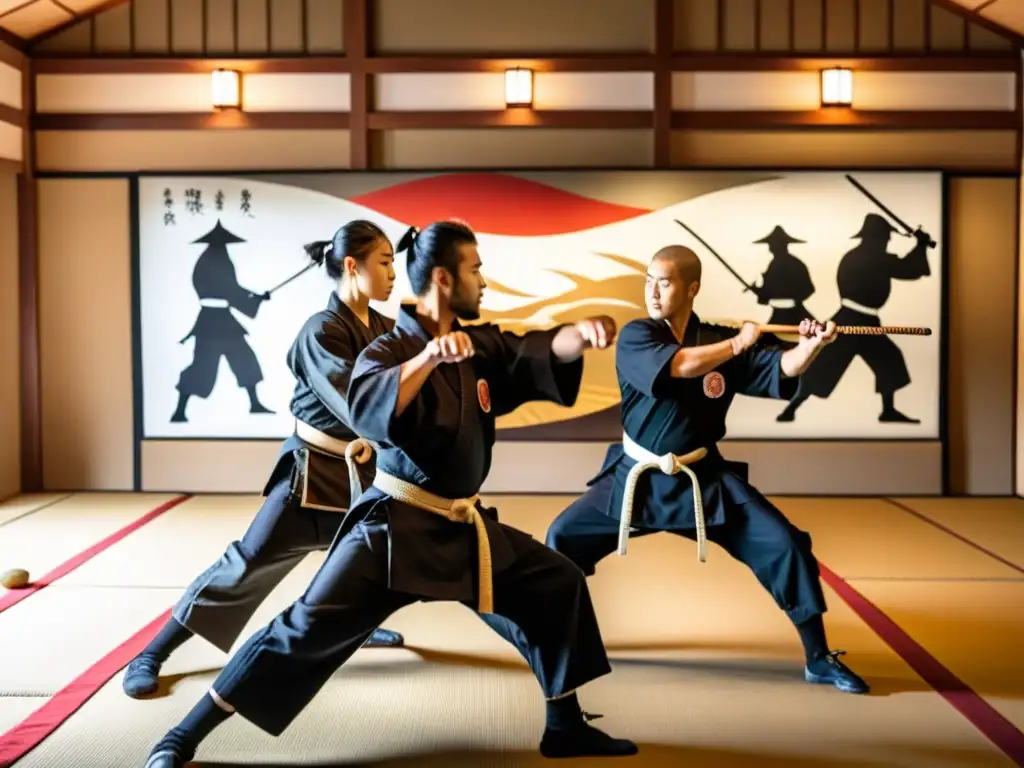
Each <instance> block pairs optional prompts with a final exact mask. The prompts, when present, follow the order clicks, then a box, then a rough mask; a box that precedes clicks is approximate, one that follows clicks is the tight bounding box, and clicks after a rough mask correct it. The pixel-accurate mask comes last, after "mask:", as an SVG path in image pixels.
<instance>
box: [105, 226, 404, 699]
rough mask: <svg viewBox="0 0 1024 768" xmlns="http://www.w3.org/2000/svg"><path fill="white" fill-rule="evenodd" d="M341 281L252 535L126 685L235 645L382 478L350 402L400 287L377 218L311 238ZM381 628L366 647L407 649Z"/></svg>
mask: <svg viewBox="0 0 1024 768" xmlns="http://www.w3.org/2000/svg"><path fill="white" fill-rule="evenodd" d="M305 250H306V253H307V255H308V256H309V258H310V259H311V260H312V261H313V262H315V263H316V264H318V265H322V266H323V267H324V270H325V271H326V272H327V275H328V277H330V278H331V279H332V280H333V281H335V282H336V283H337V287H336V289H335V290H334V291H332V292H331V296H330V299H329V300H328V304H327V308H326V309H325V310H322V311H320V312H317V313H316V314H315V315H313V316H312V317H310V318H309V319H308V320H307V321H306V323H305V325H303V327H302V330H300V331H299V334H298V337H297V338H296V339H295V342H294V343H293V344H292V347H291V349H290V350H289V352H288V367H289V368H290V369H291V371H292V375H293V376H294V377H295V380H296V384H295V391H294V394H293V395H292V400H291V412H292V415H293V416H294V417H295V422H296V429H295V434H294V435H293V436H292V437H291V438H289V439H288V440H286V441H285V443H284V445H283V447H282V449H281V452H280V454H279V456H278V460H277V463H276V465H275V466H274V469H273V471H272V472H271V474H270V479H269V481H268V482H267V484H266V486H265V487H264V489H263V495H264V497H265V499H264V502H263V506H262V507H261V508H260V511H259V512H258V513H257V514H256V518H255V519H254V520H253V522H252V524H251V525H250V526H249V529H248V530H247V531H246V532H245V535H244V536H243V537H242V539H241V540H240V541H234V542H232V543H231V544H230V545H229V546H228V547H227V549H226V550H225V552H224V554H223V555H222V556H221V558H220V560H218V561H217V562H216V563H214V564H213V565H212V566H210V567H209V568H208V569H207V570H206V572H205V573H203V574H202V575H201V576H200V577H199V578H197V579H196V580H195V581H194V582H192V584H191V586H189V588H188V589H187V590H186V591H185V594H184V596H183V597H182V598H181V600H179V602H178V604H177V605H176V606H175V607H174V610H173V612H172V615H171V618H169V619H168V620H167V624H165V625H164V627H163V629H162V631H161V632H160V633H159V634H158V635H157V637H156V638H155V639H154V640H153V641H152V642H151V643H150V644H149V645H148V646H147V647H146V648H145V649H144V650H143V651H142V653H140V654H139V655H138V656H136V657H135V659H134V660H133V661H132V662H131V664H129V665H128V668H127V670H126V671H125V676H124V682H123V688H124V692H125V693H126V694H128V695H129V696H132V697H139V696H144V695H146V694H149V693H153V692H154V691H156V690H157V687H158V681H159V675H160V668H161V666H162V665H163V663H164V662H165V661H166V660H167V658H168V657H169V656H170V654H171V653H172V652H173V651H174V650H175V649H176V648H178V647H179V646H180V645H181V644H182V643H184V642H185V641H186V640H188V639H189V638H190V637H192V635H193V634H196V635H199V636H200V637H203V638H205V639H206V640H208V641H209V642H211V643H213V644H214V645H215V646H217V647H218V648H219V649H220V650H222V651H224V652H225V653H227V652H228V651H230V650H231V646H232V645H233V644H234V642H235V640H236V639H237V638H238V635H239V634H240V633H241V631H242V630H243V629H244V628H245V625H246V624H247V623H248V622H249V619H250V618H252V615H253V614H254V613H255V612H256V609H257V608H258V607H259V606H260V604H261V603H262V602H263V600H264V599H265V598H266V597H267V595H269V594H270V593H271V592H272V591H273V589H274V588H275V587H276V586H277V585H278V584H280V583H281V581H282V580H283V579H284V577H285V576H287V575H288V574H289V573H290V572H291V571H292V569H294V568H295V566H297V565H298V564H299V563H300V562H302V560H303V559H304V558H305V557H306V555H308V554H309V553H310V552H314V551H318V550H326V549H327V548H328V547H329V546H330V544H331V541H332V540H333V539H334V536H335V534H336V533H337V531H338V528H339V527H340V525H341V523H342V521H343V520H344V519H345V515H346V512H347V511H348V509H349V508H350V507H351V505H352V504H353V503H354V502H355V500H356V499H357V498H358V497H359V495H360V493H361V492H362V489H363V488H364V487H368V486H369V484H370V483H371V482H372V481H373V473H374V461H373V458H374V456H373V448H372V447H371V446H370V445H369V444H368V443H367V441H365V440H362V439H360V438H359V436H358V435H357V434H356V432H355V431H353V429H352V426H351V414H350V413H349V406H348V402H347V399H346V394H347V389H348V379H349V376H350V375H351V373H352V366H353V364H354V363H355V360H356V357H357V356H358V355H359V353H360V352H361V351H362V350H363V348H364V347H366V346H367V345H368V344H369V343H370V342H371V341H373V340H374V339H375V338H376V337H377V336H379V335H381V334H383V333H386V332H388V331H390V330H391V328H392V327H393V325H394V323H393V322H392V321H391V320H389V319H388V318H386V317H384V316H383V315H381V314H379V313H378V312H377V311H376V310H374V309H373V308H372V307H370V302H371V301H380V302H383V301H387V300H388V298H389V297H390V296H391V291H392V289H393V288H394V284H395V269H394V259H395V256H394V251H393V249H392V247H391V242H390V241H389V240H388V238H387V236H385V234H384V232H383V231H382V230H381V229H380V227H378V226H377V225H376V224H373V223H372V222H369V221H351V222H349V223H348V224H346V225H345V226H343V227H342V228H341V229H339V230H338V231H337V232H336V233H335V235H334V238H333V239H332V240H323V241H318V242H314V243H310V244H308V245H306V246H305ZM403 642H404V641H403V638H402V636H401V635H399V634H398V633H396V632H391V631H389V630H382V629H378V630H376V631H374V632H373V633H372V634H371V635H370V637H369V639H368V641H367V642H366V645H368V646H371V645H372V646H389V647H393V646H400V645H402V644H403Z"/></svg>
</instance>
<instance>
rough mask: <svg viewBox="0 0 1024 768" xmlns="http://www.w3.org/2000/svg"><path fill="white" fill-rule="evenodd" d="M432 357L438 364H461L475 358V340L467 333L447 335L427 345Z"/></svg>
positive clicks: (458, 332) (432, 340)
mask: <svg viewBox="0 0 1024 768" xmlns="http://www.w3.org/2000/svg"><path fill="white" fill-rule="evenodd" d="M427 349H428V350H430V357H431V359H432V360H434V362H437V363H461V362H462V361H463V360H467V359H469V358H471V357H472V356H473V353H474V350H473V340H472V339H471V338H469V334H467V333H466V332H465V331H454V332H452V333H446V334H445V335H444V336H440V337H438V338H436V339H431V340H430V343H429V344H427Z"/></svg>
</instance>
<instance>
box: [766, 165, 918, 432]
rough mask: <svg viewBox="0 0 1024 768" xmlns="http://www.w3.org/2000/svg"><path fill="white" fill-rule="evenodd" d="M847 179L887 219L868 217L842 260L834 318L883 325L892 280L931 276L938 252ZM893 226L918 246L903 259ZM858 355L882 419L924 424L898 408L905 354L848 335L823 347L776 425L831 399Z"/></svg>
mask: <svg viewBox="0 0 1024 768" xmlns="http://www.w3.org/2000/svg"><path fill="white" fill-rule="evenodd" d="M846 179H847V180H848V181H849V182H850V183H851V184H852V185H853V186H854V187H855V188H856V189H857V190H858V191H859V192H861V193H862V194H863V195H864V196H865V197H866V198H867V199H868V200H870V201H871V202H872V203H874V205H875V207H877V208H878V209H879V210H880V211H882V212H883V213H885V216H882V215H880V214H878V213H869V214H867V216H865V217H864V223H863V224H862V225H861V228H860V231H859V232H858V233H857V234H856V235H854V237H855V238H860V244H859V245H857V246H856V247H854V248H853V249H852V250H851V251H849V252H848V253H847V254H846V255H845V256H843V258H842V260H841V261H840V263H839V270H838V272H837V274H836V285H837V288H838V289H839V296H840V308H839V310H838V311H837V312H836V313H835V314H834V315H833V316H832V318H831V319H832V320H833V321H834V322H835V323H836V325H856V326H880V325H881V324H882V321H881V318H880V317H879V311H880V310H881V308H882V307H884V306H885V303H886V302H887V301H888V300H889V296H890V294H891V293H892V281H893V280H920V279H921V278H923V277H928V276H929V275H931V268H930V266H929V264H928V249H929V248H934V247H935V245H936V244H935V241H934V240H933V239H932V238H931V236H930V235H929V234H928V233H927V232H925V231H923V230H922V229H921V228H920V227H918V228H917V229H916V230H912V229H911V228H910V227H909V226H907V225H906V224H905V223H904V222H903V221H902V220H901V219H900V218H899V217H897V216H896V215H895V214H894V213H893V212H892V211H891V210H890V209H889V208H887V207H886V206H885V205H883V204H882V203H881V202H880V201H879V200H878V198H877V197H875V196H874V195H873V194H871V193H870V192H869V191H868V190H867V189H865V187H864V186H863V185H862V184H860V183H859V182H858V181H857V180H856V179H854V178H853V177H852V176H849V175H848V176H846ZM886 217H888V218H886ZM890 219H891V221H890ZM892 222H895V223H896V225H898V227H899V228H900V229H902V230H903V234H904V235H906V236H909V237H913V238H914V239H915V240H916V241H917V243H916V244H915V245H914V247H913V248H912V249H911V250H910V252H909V253H908V254H907V255H906V256H904V257H902V258H900V257H899V256H896V255H894V254H892V253H889V241H890V239H891V238H892V233H893V232H896V231H898V230H897V226H896V225H894V224H893V223H892ZM858 356H859V357H860V358H861V359H862V360H864V362H865V363H866V364H867V365H868V367H869V368H870V369H871V371H872V373H874V375H875V391H876V392H877V393H878V395H879V396H880V397H881V399H882V410H881V413H880V414H879V416H878V420H879V421H880V422H888V423H903V424H918V423H920V419H915V418H911V417H909V416H907V415H905V414H903V413H902V412H900V411H899V410H897V409H896V405H895V398H896V392H898V391H899V390H901V389H903V388H904V387H906V386H907V385H908V384H910V382H911V379H910V371H909V370H908V369H907V363H906V360H904V358H903V352H902V351H901V350H900V348H899V347H898V346H897V345H896V343H895V342H894V341H893V340H892V339H891V338H889V337H888V336H885V335H848V336H847V335H843V336H840V337H839V338H837V339H836V341H835V343H833V344H829V345H828V346H827V347H824V348H823V349H822V350H821V354H819V356H818V358H817V360H815V361H814V365H812V366H811V367H810V368H808V369H807V371H806V372H805V373H804V374H803V376H801V377H800V388H799V389H798V391H797V394H796V396H795V397H794V398H793V399H792V400H791V401H790V403H789V405H787V406H786V408H785V409H784V410H783V411H782V413H780V414H779V416H778V417H777V421H782V422H786V421H793V420H794V419H795V418H796V412H797V409H799V408H800V406H801V405H802V404H803V403H804V402H806V401H807V398H809V397H810V396H811V395H816V396H817V397H821V398H824V399H827V398H828V397H829V396H830V395H831V394H832V393H833V392H834V391H835V388H836V386H837V385H838V384H839V380H840V379H841V378H842V377H843V374H845V373H846V370H847V368H849V367H850V364H851V363H852V362H853V360H854V358H856V357H858Z"/></svg>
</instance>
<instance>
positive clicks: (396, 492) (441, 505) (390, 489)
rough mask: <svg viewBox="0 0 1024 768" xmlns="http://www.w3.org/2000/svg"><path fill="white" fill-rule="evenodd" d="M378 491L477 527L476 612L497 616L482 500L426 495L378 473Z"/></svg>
mask: <svg viewBox="0 0 1024 768" xmlns="http://www.w3.org/2000/svg"><path fill="white" fill-rule="evenodd" d="M373 484H374V486H375V487H377V488H379V489H380V490H382V491H384V493H386V494H387V495H388V496H390V497H391V498H393V499H395V500H396V501H402V502H405V503H406V504H408V505H409V506H411V507H416V508H417V509H422V510H423V511H424V512H432V513H433V514H435V515H440V516H441V517H444V518H446V519H448V520H451V521H452V522H453V523H468V524H472V525H473V526H475V527H476V541H477V552H478V554H479V576H480V578H479V582H480V587H479V589H480V596H479V599H478V608H477V610H478V611H479V612H480V613H494V586H493V583H492V573H491V540H490V538H489V537H488V536H487V526H486V525H484V518H483V515H481V514H480V510H478V509H477V508H476V504H477V502H478V501H479V500H480V497H479V496H474V497H473V498H471V499H446V498H445V497H444V496H438V495H436V494H433V493H431V492H430V491H425V490H424V489H422V488H420V487H419V486H418V485H413V484H412V483H408V482H406V481H405V480H400V479H398V478H397V477H394V476H393V475H389V474H388V473H387V472H381V471H380V470H379V469H378V470H377V475H376V476H375V477H374V478H373Z"/></svg>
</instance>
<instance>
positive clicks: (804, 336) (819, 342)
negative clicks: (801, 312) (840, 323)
mask: <svg viewBox="0 0 1024 768" xmlns="http://www.w3.org/2000/svg"><path fill="white" fill-rule="evenodd" d="M835 340H836V324H835V323H834V322H833V321H831V320H829V321H828V322H827V323H825V324H822V323H819V322H818V321H817V320H810V319H807V320H801V321H800V341H802V342H803V343H804V344H806V345H809V346H810V347H811V348H812V349H817V348H818V347H824V346H825V345H826V344H831V343H832V342H833V341H835Z"/></svg>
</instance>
